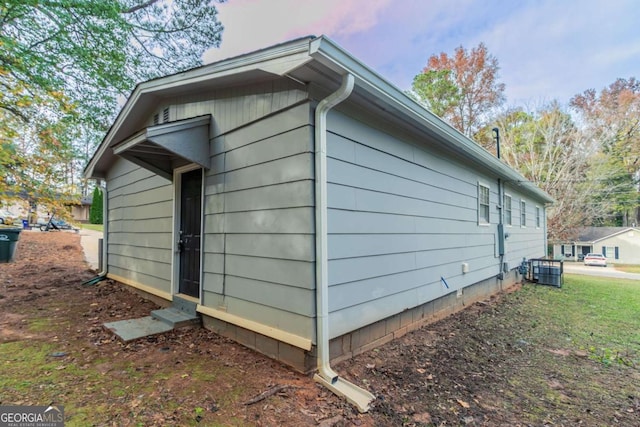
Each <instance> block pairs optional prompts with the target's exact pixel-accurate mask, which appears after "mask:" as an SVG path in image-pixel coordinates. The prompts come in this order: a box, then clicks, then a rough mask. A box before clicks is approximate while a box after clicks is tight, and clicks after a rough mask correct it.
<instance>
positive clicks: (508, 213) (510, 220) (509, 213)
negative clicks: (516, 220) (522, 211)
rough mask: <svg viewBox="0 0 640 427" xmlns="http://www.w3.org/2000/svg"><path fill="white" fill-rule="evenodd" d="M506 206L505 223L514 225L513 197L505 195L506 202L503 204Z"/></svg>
mask: <svg viewBox="0 0 640 427" xmlns="http://www.w3.org/2000/svg"><path fill="white" fill-rule="evenodd" d="M502 204H503V205H504V223H505V224H507V225H513V212H512V210H511V196H510V195H508V194H505V195H504V201H503V202H502Z"/></svg>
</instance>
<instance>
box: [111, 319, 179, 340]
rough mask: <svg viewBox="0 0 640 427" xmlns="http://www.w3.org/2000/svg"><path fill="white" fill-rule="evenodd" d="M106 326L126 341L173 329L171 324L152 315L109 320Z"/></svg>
mask: <svg viewBox="0 0 640 427" xmlns="http://www.w3.org/2000/svg"><path fill="white" fill-rule="evenodd" d="M104 327H105V328H107V329H108V330H110V331H111V332H113V333H114V334H116V335H117V336H118V338H120V339H121V340H122V341H124V342H128V341H133V340H136V339H138V338H144V337H148V336H150V335H156V334H161V333H163V332H167V331H170V330H171V329H173V327H171V325H168V324H166V323H164V322H162V321H160V320H156V319H154V318H153V317H151V316H146V317H141V318H139V319H129V320H119V321H117V322H109V323H105V324H104Z"/></svg>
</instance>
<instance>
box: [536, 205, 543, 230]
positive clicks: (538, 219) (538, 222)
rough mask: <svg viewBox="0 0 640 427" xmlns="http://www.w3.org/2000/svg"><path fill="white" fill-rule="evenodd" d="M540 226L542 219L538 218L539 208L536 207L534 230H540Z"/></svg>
mask: <svg viewBox="0 0 640 427" xmlns="http://www.w3.org/2000/svg"><path fill="white" fill-rule="evenodd" d="M540 224H542V218H541V216H540V206H536V228H540Z"/></svg>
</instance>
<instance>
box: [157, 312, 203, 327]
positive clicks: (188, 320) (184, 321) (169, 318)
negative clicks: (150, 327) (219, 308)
mask: <svg viewBox="0 0 640 427" xmlns="http://www.w3.org/2000/svg"><path fill="white" fill-rule="evenodd" d="M151 317H153V318H154V319H156V320H159V321H161V322H163V323H165V324H167V325H168V326H170V327H171V329H173V328H183V327H186V326H193V325H199V324H200V321H201V319H200V316H199V315H197V314H190V313H187V312H184V311H182V310H179V309H177V308H175V307H169V308H163V309H161V310H153V311H152V312H151Z"/></svg>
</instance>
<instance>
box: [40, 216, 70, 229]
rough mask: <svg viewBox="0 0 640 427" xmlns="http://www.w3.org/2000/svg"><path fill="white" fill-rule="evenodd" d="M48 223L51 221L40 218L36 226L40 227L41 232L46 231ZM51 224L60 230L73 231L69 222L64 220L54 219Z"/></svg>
mask: <svg viewBox="0 0 640 427" xmlns="http://www.w3.org/2000/svg"><path fill="white" fill-rule="evenodd" d="M48 223H49V220H48V219H45V218H38V221H37V222H36V224H37V225H38V226H39V227H40V230H45V229H46V227H47V224H48ZM51 224H53V225H55V226H56V227H57V228H59V229H60V230H71V228H72V227H71V224H69V223H68V222H66V221H64V220H62V219H57V218H53V219H52V220H51ZM52 228H53V227H52Z"/></svg>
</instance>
